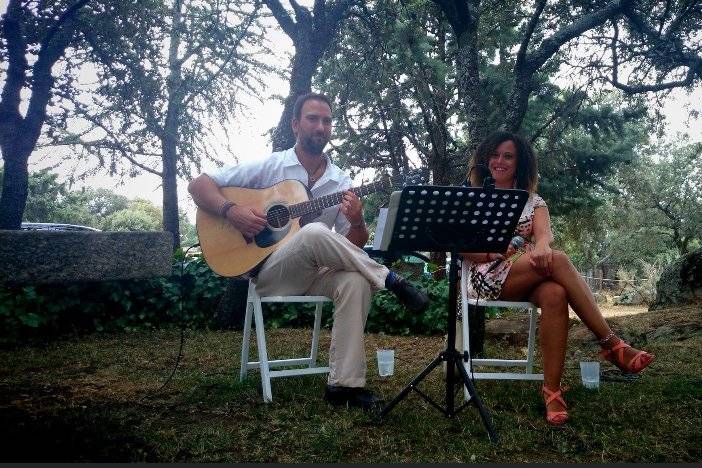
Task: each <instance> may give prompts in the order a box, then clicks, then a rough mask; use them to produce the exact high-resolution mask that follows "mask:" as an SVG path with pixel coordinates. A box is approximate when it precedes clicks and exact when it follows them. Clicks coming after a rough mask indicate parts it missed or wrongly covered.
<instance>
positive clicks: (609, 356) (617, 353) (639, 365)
mask: <svg viewBox="0 0 702 468" xmlns="http://www.w3.org/2000/svg"><path fill="white" fill-rule="evenodd" d="M626 348H631V346H630V345H629V344H628V343H626V342H625V341H624V340H620V341H619V343H617V344H615V345H614V346H612V347H611V348H609V349H603V350H602V351H600V356H602V358H603V359H606V360H608V361H609V362H611V363H612V364H614V365H615V366H617V367H618V368H619V369H620V370H621V371H622V372H626V373H629V374H638V373H639V372H641V371H642V370H644V368H646V366H648V365H649V364H651V363H652V362H653V360H654V359H655V358H656V356H655V354H651V353H647V352H646V351H639V352H638V353H636V354H635V355H634V357H632V358H631V359H630V360H629V362H628V363H625V362H624V350H626Z"/></svg>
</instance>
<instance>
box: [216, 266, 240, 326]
mask: <svg viewBox="0 0 702 468" xmlns="http://www.w3.org/2000/svg"><path fill="white" fill-rule="evenodd" d="M248 290H249V282H248V280H245V279H240V278H231V279H230V280H229V281H227V289H226V290H225V291H224V295H223V296H222V300H221V301H220V302H219V305H218V306H217V311H216V312H215V315H214V317H213V318H212V328H213V329H215V330H241V329H243V328H244V315H245V313H246V294H247V292H248Z"/></svg>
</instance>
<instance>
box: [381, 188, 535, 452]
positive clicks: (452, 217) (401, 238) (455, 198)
mask: <svg viewBox="0 0 702 468" xmlns="http://www.w3.org/2000/svg"><path fill="white" fill-rule="evenodd" d="M528 196H529V194H528V193H527V192H526V191H525V190H503V189H494V188H491V187H489V188H473V187H452V186H449V187H445V186H431V185H424V186H409V187H405V188H404V189H403V190H402V192H393V194H392V195H391V199H390V209H389V212H388V216H387V218H388V219H387V221H386V225H385V229H384V232H383V237H382V241H381V250H390V251H394V252H395V251H399V252H403V251H413V250H424V251H434V252H449V253H450V254H451V260H450V263H449V299H448V339H447V344H446V349H445V350H444V351H443V352H441V353H439V355H438V356H437V357H436V358H434V360H433V361H432V362H431V363H430V364H429V365H428V366H427V367H426V368H425V369H424V370H423V371H421V372H420V373H419V374H418V375H417V376H416V377H415V378H414V379H413V380H412V381H411V382H410V383H409V384H407V386H405V388H403V389H402V390H401V391H400V393H399V394H398V395H397V396H396V397H395V398H393V399H392V401H390V402H389V403H388V404H387V405H385V407H383V409H382V410H381V412H380V416H381V417H383V416H385V415H386V414H388V413H389V412H390V411H391V410H392V409H393V408H394V407H395V405H397V404H398V403H399V402H400V401H401V400H402V399H403V398H405V397H406V396H407V394H409V392H410V391H412V390H414V391H415V392H417V393H418V394H419V395H420V396H421V397H422V398H423V399H424V400H426V401H427V402H428V403H429V404H431V405H432V406H433V407H435V408H437V409H438V410H439V411H441V412H442V413H444V415H445V416H446V417H449V418H451V417H453V416H455V415H456V414H458V412H460V411H461V410H462V409H463V408H465V407H466V406H467V405H468V404H469V403H472V404H474V405H475V406H476V407H477V409H478V412H479V413H480V417H481V418H482V420H483V423H484V425H485V428H486V429H487V432H488V435H489V436H490V440H492V441H493V442H497V439H498V437H497V433H496V432H495V430H494V428H493V427H492V421H491V419H490V415H489V414H488V413H487V411H486V410H485V407H484V406H483V403H482V401H481V399H480V397H479V396H478V394H477V392H476V390H475V387H474V386H473V382H472V379H471V378H470V377H469V375H468V372H467V371H466V368H465V366H464V364H463V363H464V361H468V357H469V356H468V353H466V352H462V353H459V352H458V351H457V350H456V305H457V297H456V286H457V284H458V261H457V260H458V253H459V252H504V251H506V250H507V247H508V245H509V243H510V240H511V239H512V234H513V232H514V230H515V227H516V225H517V222H518V221H519V217H520V215H521V213H522V210H523V209H524V205H525V204H526V201H527V199H528ZM442 362H446V407H445V408H444V407H442V406H440V405H439V404H438V403H436V402H434V401H433V400H432V399H431V398H430V397H429V396H428V395H426V394H424V393H423V392H422V391H420V390H419V389H418V388H417V384H418V383H419V382H420V381H422V380H423V379H424V378H425V377H426V376H427V375H428V374H429V373H430V372H431V371H432V370H433V369H434V368H435V367H436V366H438V365H439V364H441V363H442ZM454 369H458V373H459V374H460V377H459V378H458V379H457V378H456V377H455V376H454ZM461 381H462V382H463V384H464V385H465V386H466V388H467V390H468V393H469V394H470V396H471V398H470V400H468V402H466V403H463V404H462V405H461V406H460V407H458V408H456V407H455V401H454V400H455V395H456V391H455V390H456V389H455V385H456V384H458V383H461Z"/></svg>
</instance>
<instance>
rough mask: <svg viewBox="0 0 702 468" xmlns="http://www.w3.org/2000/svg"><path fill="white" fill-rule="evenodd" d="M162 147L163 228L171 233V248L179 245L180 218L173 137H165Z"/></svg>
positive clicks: (176, 156)
mask: <svg viewBox="0 0 702 468" xmlns="http://www.w3.org/2000/svg"><path fill="white" fill-rule="evenodd" d="M164 140H165V141H164V142H163V143H162V144H163V149H162V159H163V173H162V176H161V180H162V184H163V230H164V231H167V232H170V233H171V235H173V249H174V250H175V249H178V248H179V247H180V219H179V218H178V177H177V172H176V164H177V162H178V150H177V148H176V142H175V140H174V139H171V138H165V139H164Z"/></svg>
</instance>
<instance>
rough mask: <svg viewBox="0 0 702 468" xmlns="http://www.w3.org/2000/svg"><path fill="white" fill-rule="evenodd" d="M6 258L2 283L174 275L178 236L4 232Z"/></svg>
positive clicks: (0, 253) (0, 247)
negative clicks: (175, 245) (174, 249)
mask: <svg viewBox="0 0 702 468" xmlns="http://www.w3.org/2000/svg"><path fill="white" fill-rule="evenodd" d="M0 258H2V262H0V283H19V284H38V283H68V282H73V281H107V280H120V279H140V278H151V277H155V276H168V275H170V274H171V271H172V265H173V236H171V234H170V233H168V232H163V231H137V232H75V231H5V230H0Z"/></svg>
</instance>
